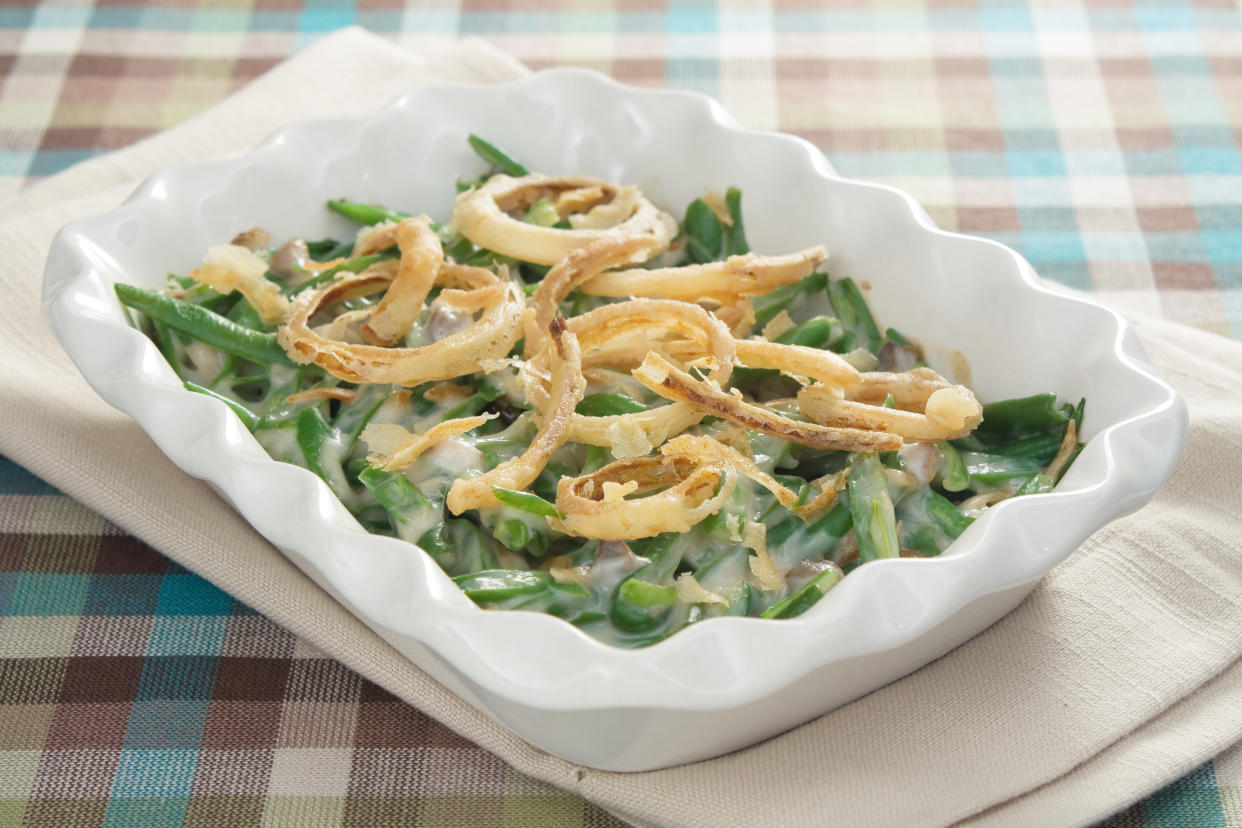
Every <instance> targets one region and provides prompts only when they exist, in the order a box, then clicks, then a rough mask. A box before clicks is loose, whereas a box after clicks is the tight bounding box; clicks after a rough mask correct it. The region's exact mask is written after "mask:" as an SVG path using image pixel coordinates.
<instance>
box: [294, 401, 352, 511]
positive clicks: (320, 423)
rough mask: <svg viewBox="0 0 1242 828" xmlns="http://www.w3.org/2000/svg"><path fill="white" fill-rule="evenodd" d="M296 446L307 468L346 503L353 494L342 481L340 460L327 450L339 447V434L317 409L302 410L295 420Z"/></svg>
mask: <svg viewBox="0 0 1242 828" xmlns="http://www.w3.org/2000/svg"><path fill="white" fill-rule="evenodd" d="M297 438H298V446H299V447H300V448H301V449H302V456H303V457H304V458H306V467H307V468H309V469H310V470H311V471H313V472H314V473H315V474H317V475H319V476H320V477H321V478H323V481H324V482H325V483H327V484H328V488H330V489H331V490H332V493H333V494H335V495H336V496H337V497H339V498H340V499H341V500H343V501H345V502H346V503H348V502H349V501H350V500H351V499H352V494H353V493H352V492H351V491H350V489H349V486H348V484H347V483H346V482H345V475H344V470H343V469H341V468H340V459H341V458H340V457H339V456H338V455H335V454H333V453H329V451H326V449H327V447H328V446H329V445H330V444H335V445H337V446H338V447H339V445H340V442H339V440H340V434H339V432H337V430H336V429H334V428H333V427H332V426H330V425H328V422H327V421H326V420H325V419H324V418H323V415H322V414H320V413H319V409H317V408H304V409H302V413H300V414H298V419H297Z"/></svg>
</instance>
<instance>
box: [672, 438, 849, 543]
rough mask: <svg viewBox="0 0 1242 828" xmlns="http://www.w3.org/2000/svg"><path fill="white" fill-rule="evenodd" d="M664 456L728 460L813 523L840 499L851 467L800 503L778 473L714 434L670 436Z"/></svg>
mask: <svg viewBox="0 0 1242 828" xmlns="http://www.w3.org/2000/svg"><path fill="white" fill-rule="evenodd" d="M660 453H661V454H663V455H664V456H665V457H687V458H691V459H693V458H696V457H697V458H714V459H716V460H719V461H720V462H722V463H727V464H728V465H730V466H732V467H733V468H735V469H737V470H738V471H739V472H740V473H742V474H744V475H746V476H747V477H749V478H750V479H751V480H753V481H755V482H756V483H758V484H759V485H760V486H762V487H763V488H765V489H767V490H768V491H769V492H771V493H772V496H773V497H775V498H776V501H777V502H778V503H780V504H781V505H782V506H784V507H785V508H786V509H789V510H791V511H793V513H794V514H795V515H797V516H798V517H800V518H802V520H804V521H806V522H807V523H810V522H811V521H813V520H815V519H816V518H818V517H819V516H820V515H822V514H823V513H824V512H826V511H828V509H829V508H831V507H832V505H833V504H834V503H836V500H837V494H838V493H840V491H841V490H842V489H844V488H845V481H846V477H847V476H848V475H849V469H845V470H843V471H841V472H838V473H837V474H835V475H827V476H826V477H824V478H821V479H820V480H819V481H816V482H817V483H818V484H819V485H818V488H819V493H818V494H816V495H815V497H813V498H811V499H810V500H809V501H807V502H806V503H804V504H802V505H801V506H798V505H797V503H798V493H797V492H795V491H793V490H792V489H790V488H788V487H787V486H783V485H781V483H780V481H778V480H777V479H776V478H775V477H773V476H772V475H770V474H768V473H767V472H765V471H764V470H763V469H761V468H759V466H758V465H756V464H755V461H754V460H752V459H751V458H749V457H747V456H746V455H744V454H742V453H741V452H740V451H738V450H737V449H736V448H734V447H733V446H729V445H726V444H724V443H722V442H721V441H720V440H717V439H716V438H714V437H699V436H695V435H690V434H682V435H680V436H678V437H674V438H673V439H672V440H669V441H668V442H667V443H665V444H664V445H663V446H662V447H661V448H660Z"/></svg>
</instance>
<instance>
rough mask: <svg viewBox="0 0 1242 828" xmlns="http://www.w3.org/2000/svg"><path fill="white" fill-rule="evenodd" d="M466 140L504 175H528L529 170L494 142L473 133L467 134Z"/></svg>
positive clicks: (490, 164) (481, 156) (519, 176)
mask: <svg viewBox="0 0 1242 828" xmlns="http://www.w3.org/2000/svg"><path fill="white" fill-rule="evenodd" d="M466 140H467V141H468V142H469V143H470V148H471V149H473V150H474V151H475V153H476V154H477V155H478V156H479V157H480V158H482V159H483V160H484V161H486V162H487V163H488V165H489V166H490V167H491V168H492V169H494V170H499V171H500V172H502V173H504V174H505V175H511V176H513V177H514V178H521V177H522V176H524V175H530V170H528V169H526V167H525V166H523V165H522V164H521V163H519V162H517V161H515V160H513V156H511V155H509V153H507V152H505V151H504V150H502V149H501V148H500V147H498V146H496V145H495V144H492V143H489V142H487V141H484V140H483V139H482V138H480V137H479V136H477V135H473V134H471V135H469V136H467V137H466Z"/></svg>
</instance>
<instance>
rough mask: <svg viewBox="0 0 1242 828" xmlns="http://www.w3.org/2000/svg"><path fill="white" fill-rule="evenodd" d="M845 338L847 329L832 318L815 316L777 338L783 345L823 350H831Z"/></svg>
mask: <svg viewBox="0 0 1242 828" xmlns="http://www.w3.org/2000/svg"><path fill="white" fill-rule="evenodd" d="M844 336H845V328H843V327H842V326H841V323H840V322H839V321H838V320H836V319H834V318H832V317H831V316H814V317H811V318H810V319H808V320H806V321H805V322H803V323H802V324H800V325H795V326H794V327H792V328H790V329H789V330H787V331H785V332H784V333H783V334H781V335H780V336H778V337H776V341H777V342H779V343H781V344H782V345H804V346H806V347H808V348H819V349H821V350H823V349H827V348H831V347H832V346H833V345H835V344H836V343H837V342H840V341H841V338H842V337H844Z"/></svg>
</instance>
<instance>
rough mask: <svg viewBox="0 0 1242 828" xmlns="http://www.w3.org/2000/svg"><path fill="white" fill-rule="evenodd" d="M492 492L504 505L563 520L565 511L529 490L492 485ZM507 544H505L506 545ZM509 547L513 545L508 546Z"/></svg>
mask: <svg viewBox="0 0 1242 828" xmlns="http://www.w3.org/2000/svg"><path fill="white" fill-rule="evenodd" d="M492 494H494V495H495V496H496V499H497V500H499V501H500V502H501V503H503V504H505V505H506V506H512V507H513V508H514V509H520V510H521V511H523V512H527V513H529V514H532V515H537V516H539V517H556V518H561V519H562V520H564V518H565V513H564V512H562V511H561V510H560V509H558V508H556V506H555V505H553V504H551V503H549V502H548V501H546V500H544V499H543V498H542V497H540V496H539V495H537V494H532V493H531V492H519V491H515V490H513V489H505V488H502V487H500V486H492ZM507 545H508V544H506V546H507ZM509 548H510V549H513V548H514V547H512V546H510V547H509Z"/></svg>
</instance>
